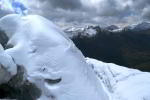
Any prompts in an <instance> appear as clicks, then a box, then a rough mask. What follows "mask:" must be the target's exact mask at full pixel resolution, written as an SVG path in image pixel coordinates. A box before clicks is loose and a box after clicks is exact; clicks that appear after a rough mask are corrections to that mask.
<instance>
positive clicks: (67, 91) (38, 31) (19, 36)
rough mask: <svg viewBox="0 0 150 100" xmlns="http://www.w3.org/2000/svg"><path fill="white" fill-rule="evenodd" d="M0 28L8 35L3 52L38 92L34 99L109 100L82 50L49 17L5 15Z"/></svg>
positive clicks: (1, 61) (0, 60) (1, 60)
mask: <svg viewBox="0 0 150 100" xmlns="http://www.w3.org/2000/svg"><path fill="white" fill-rule="evenodd" d="M0 28H1V29H2V30H4V31H5V32H6V33H7V36H8V37H9V41H8V44H7V46H6V47H9V48H8V49H6V50H5V51H4V53H6V54H7V55H9V56H10V57H12V58H13V60H11V59H9V60H8V61H12V62H14V63H15V64H17V65H22V66H24V68H25V70H26V73H25V74H26V75H25V76H24V77H26V78H27V79H28V81H30V82H32V83H35V84H36V86H37V87H38V88H39V89H40V90H41V91H42V95H41V96H40V98H38V100H109V96H108V94H107V93H106V91H105V89H104V87H103V86H102V85H101V82H100V81H99V80H98V79H97V77H96V76H95V73H94V71H93V70H92V69H91V68H90V67H88V66H89V65H88V64H87V63H86V61H85V59H84V56H83V55H82V53H81V52H80V51H79V50H78V49H77V48H76V46H75V45H74V44H73V43H72V41H71V40H70V39H69V38H68V37H66V36H65V34H64V33H63V32H62V31H61V30H59V28H57V27H56V26H55V25H54V24H53V23H52V22H50V21H49V20H47V19H45V18H43V17H41V16H37V15H28V16H24V17H23V16H19V15H8V16H5V17H3V18H2V19H1V20H0ZM2 55H3V56H4V57H5V56H6V55H4V54H2ZM3 60H5V59H4V58H1V59H0V63H1V64H2V63H3ZM6 65H7V61H6V64H3V66H6ZM12 72H13V71H12ZM26 78H25V79H26ZM24 99H25V98H24ZM25 100H26V99H25Z"/></svg>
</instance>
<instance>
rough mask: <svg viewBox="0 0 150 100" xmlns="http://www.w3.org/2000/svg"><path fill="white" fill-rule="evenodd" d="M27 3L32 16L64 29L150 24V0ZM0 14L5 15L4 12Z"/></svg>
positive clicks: (36, 0) (33, 0)
mask: <svg viewBox="0 0 150 100" xmlns="http://www.w3.org/2000/svg"><path fill="white" fill-rule="evenodd" d="M24 1H27V0H24ZM28 1H29V2H27V3H28V6H29V8H30V9H29V10H30V12H32V13H34V14H40V15H43V16H45V17H47V18H49V19H50V20H52V21H53V22H57V23H59V24H62V25H63V24H77V25H78V24H79V25H81V24H99V25H110V24H119V25H127V24H132V23H137V22H141V21H147V20H150V0H28ZM3 13H4V12H3ZM0 14H1V15H2V13H1V12H0Z"/></svg>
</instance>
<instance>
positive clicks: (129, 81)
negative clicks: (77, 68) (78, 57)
mask: <svg viewBox="0 0 150 100" xmlns="http://www.w3.org/2000/svg"><path fill="white" fill-rule="evenodd" d="M86 62H87V63H88V64H89V65H91V67H92V68H93V70H94V71H95V74H96V75H97V77H99V80H100V81H101V82H102V83H103V85H104V86H105V87H106V88H107V90H108V91H109V92H110V93H111V94H112V100H150V73H147V72H141V71H139V70H135V69H129V68H126V67H123V66H118V65H115V64H112V63H104V62H101V61H98V60H95V59H91V58H86Z"/></svg>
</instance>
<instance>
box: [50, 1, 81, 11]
mask: <svg viewBox="0 0 150 100" xmlns="http://www.w3.org/2000/svg"><path fill="white" fill-rule="evenodd" d="M48 2H49V3H50V4H51V6H52V7H54V8H62V9H79V8H80V7H81V6H82V4H81V2H80V0H49V1H48Z"/></svg>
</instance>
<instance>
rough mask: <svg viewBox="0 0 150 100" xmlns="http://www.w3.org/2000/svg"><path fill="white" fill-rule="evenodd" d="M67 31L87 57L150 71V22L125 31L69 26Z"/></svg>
mask: <svg viewBox="0 0 150 100" xmlns="http://www.w3.org/2000/svg"><path fill="white" fill-rule="evenodd" d="M64 31H65V32H66V33H67V34H68V36H69V37H70V38H71V39H72V40H73V41H74V43H75V44H76V46H77V47H78V48H79V49H80V50H81V51H82V52H83V54H84V55H85V56H87V57H92V58H96V59H98V60H101V61H104V62H108V63H116V64H118V65H122V66H128V67H131V68H137V69H140V70H142V71H150V23H149V22H142V23H139V24H137V25H131V26H127V27H123V28H119V27H118V26H115V25H111V26H108V27H104V28H101V27H100V26H87V27H69V28H66V29H65V30H64Z"/></svg>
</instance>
